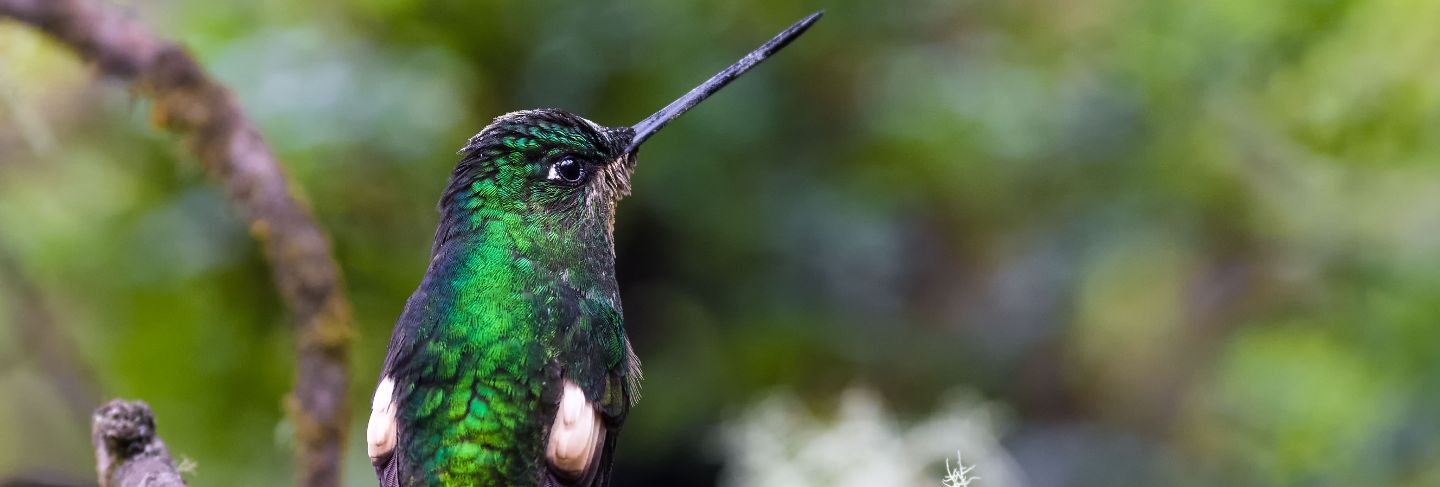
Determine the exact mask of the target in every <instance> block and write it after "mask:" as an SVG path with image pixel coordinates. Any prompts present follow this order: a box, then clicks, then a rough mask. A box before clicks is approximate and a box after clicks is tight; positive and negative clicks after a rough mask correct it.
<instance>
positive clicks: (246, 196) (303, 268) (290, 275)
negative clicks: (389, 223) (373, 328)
mask: <svg viewBox="0 0 1440 487" xmlns="http://www.w3.org/2000/svg"><path fill="white" fill-rule="evenodd" d="M0 17H10V18H14V19H16V20H19V21H21V22H24V23H27V24H30V25H32V26H34V27H36V28H38V29H40V30H42V31H45V32H47V33H49V34H50V35H51V36H53V37H54V38H55V39H56V40H58V41H60V42H61V43H64V44H65V45H68V46H70V47H71V48H72V49H74V50H75V51H76V52H78V53H79V54H80V56H81V57H83V58H85V59H87V60H89V61H92V62H94V63H95V64H96V65H97V66H98V67H99V69H100V71H101V72H103V73H104V74H106V75H108V76H112V77H115V78H119V79H123V80H126V81H129V82H130V83H131V84H132V85H133V86H134V88H135V89H136V91H137V92H139V93H142V94H144V95H148V96H149V97H151V98H152V99H153V100H154V109H153V112H152V117H153V119H154V120H155V122H156V124H158V125H160V126H162V127H164V128H167V129H169V130H171V131H173V132H176V133H178V134H181V135H184V136H185V137H186V139H187V142H188V145H189V148H190V150H191V152H193V153H194V154H195V156H196V157H197V158H198V159H200V161H201V162H202V163H204V165H205V167H206V169H208V172H209V173H210V174H211V175H212V176H213V177H214V178H216V179H218V180H219V181H220V182H221V183H222V184H223V185H224V186H225V189H226V194H227V195H228V196H229V198H230V201H231V203H232V204H234V206H236V207H237V208H238V209H239V210H240V211H241V213H243V215H244V216H245V218H247V219H248V220H249V223H250V231H251V233H252V234H254V236H255V237H256V238H257V239H259V240H260V242H261V244H262V246H263V247H264V249H265V256H266V258H267V260H268V262H269V264H270V271H271V277H272V278H273V279H274V280H275V285H276V287H277V288H278V290H279V292H280V296H281V298H282V299H284V301H285V303H286V305H287V306H288V307H289V308H290V311H291V314H292V315H293V318H294V320H295V322H296V323H297V324H298V329H297V334H298V339H297V347H298V355H299V357H298V360H297V361H296V362H297V369H298V370H297V371H296V378H295V389H294V392H293V393H292V394H291V397H290V399H289V400H288V401H287V404H289V405H290V407H289V409H290V413H291V416H292V418H293V420H294V422H295V426H296V428H295V429H296V437H297V440H298V449H299V451H298V462H297V465H296V470H297V472H298V473H299V482H300V485H305V486H312V487H334V486H338V485H340V464H341V452H342V451H343V446H344V444H345V436H346V435H345V433H346V429H347V427H348V426H349V417H350V411H349V407H348V402H347V399H348V397H349V358H350V341H351V335H352V333H353V332H352V326H351V315H350V304H349V301H348V300H347V299H346V298H345V293H344V290H343V286H342V285H341V279H340V271H339V269H338V268H337V266H336V265H335V260H334V258H333V257H331V254H330V242H329V239H327V238H326V236H325V234H324V233H322V232H321V231H320V228H319V226H317V225H316V223H315V221H314V219H313V218H312V217H311V216H310V213H309V211H308V210H307V209H306V208H305V207H304V206H303V205H301V204H300V203H299V202H298V201H296V198H294V197H293V195H292V190H291V188H290V185H289V184H288V183H287V181H286V179H285V176H284V174H283V173H282V172H281V171H280V165H279V164H278V163H277V162H276V161H275V157H274V155H273V154H271V152H270V149H269V147H268V146H266V144H265V141H264V140H262V139H261V137H260V133H259V132H258V131H257V130H256V128H255V126H254V124H252V123H251V121H250V119H249V118H248V117H247V116H246V115H245V114H244V112H243V111H242V110H241V109H240V106H239V104H238V103H237V102H236V101H235V96H234V95H233V94H231V93H230V91H229V90H228V89H226V88H225V87H223V86H221V85H220V84H219V83H218V82H216V81H215V80H213V79H211V78H210V77H209V76H208V75H207V74H206V73H205V72H204V70H202V69H201V68H200V66H199V65H198V64H197V63H196V62H195V60H194V59H192V58H191V57H190V56H189V55H188V54H187V53H186V52H185V50H184V49H181V48H180V47H179V46H176V45H175V44H173V43H171V42H169V41H166V40H164V39H162V38H160V37H158V36H156V35H155V34H154V33H153V32H151V31H150V30H149V29H147V28H145V27H144V26H143V25H141V24H140V23H139V22H136V21H135V20H134V19H132V18H130V17H129V16H128V15H127V14H126V13H125V12H124V11H122V10H120V9H118V8H115V7H114V6H111V5H108V4H106V3H104V2H101V1H99V0H0Z"/></svg>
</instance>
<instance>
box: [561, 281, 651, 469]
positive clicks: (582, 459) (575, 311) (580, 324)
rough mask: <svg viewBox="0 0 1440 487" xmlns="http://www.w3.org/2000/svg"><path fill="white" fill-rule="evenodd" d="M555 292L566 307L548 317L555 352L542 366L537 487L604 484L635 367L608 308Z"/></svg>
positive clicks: (566, 291) (614, 312) (616, 316)
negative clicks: (542, 463) (541, 461)
mask: <svg viewBox="0 0 1440 487" xmlns="http://www.w3.org/2000/svg"><path fill="white" fill-rule="evenodd" d="M558 287H560V288H562V289H558V290H557V291H558V294H559V295H560V297H561V299H559V300H558V302H560V303H566V304H565V305H562V306H559V307H558V308H560V309H555V311H556V312H558V313H556V314H555V315H553V317H554V318H556V319H557V324H561V326H557V327H556V329H555V331H556V334H555V340H556V343H555V345H556V348H555V349H556V350H558V351H559V352H558V354H557V357H556V360H554V361H552V362H551V363H550V364H549V365H548V366H547V369H546V374H545V375H546V384H545V390H544V391H543V393H542V400H543V401H544V402H545V404H546V405H547V408H546V411H547V419H548V421H549V422H548V427H547V428H546V443H545V444H546V448H545V460H546V467H547V472H546V475H545V481H544V482H543V483H542V485H545V486H547V487H551V486H553V487H562V486H564V487H571V486H586V487H590V486H604V485H608V483H609V479H610V468H611V463H612V461H613V455H614V450H615V444H616V440H617V439H618V438H619V435H620V427H621V426H622V425H623V424H624V422H625V416H626V414H627V413H628V412H629V410H630V405H631V404H632V402H633V399H634V398H635V397H636V396H637V394H638V390H637V389H638V385H639V383H638V379H639V377H638V375H639V364H638V362H637V361H636V360H635V355H634V353H633V352H632V351H631V348H630V345H629V340H628V339H627V338H626V336H625V330H624V326H623V323H622V321H621V317H620V312H619V311H618V309H616V306H614V305H613V304H612V303H610V302H609V301H608V300H606V299H604V298H603V297H595V296H583V295H581V294H580V293H579V292H578V291H576V290H574V289H572V288H569V287H568V286H564V285H560V286H558ZM554 302H557V301H552V303H554ZM552 309H554V308H552ZM567 324H568V325H567Z"/></svg>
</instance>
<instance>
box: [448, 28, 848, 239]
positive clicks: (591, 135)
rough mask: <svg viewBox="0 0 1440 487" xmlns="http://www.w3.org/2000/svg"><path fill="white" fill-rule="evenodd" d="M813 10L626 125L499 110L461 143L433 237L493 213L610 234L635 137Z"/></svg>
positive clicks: (695, 99)
mask: <svg viewBox="0 0 1440 487" xmlns="http://www.w3.org/2000/svg"><path fill="white" fill-rule="evenodd" d="M820 15H821V13H820V12H816V13H814V14H812V15H810V16H809V17H806V18H804V19H802V20H800V21H799V22H797V23H795V25H792V26H790V28H788V29H786V30H785V31H784V32H781V33H780V34H779V35H777V36H775V38H773V39H771V40H770V41H769V42H766V43H765V44H764V45H762V46H760V48H758V49H756V50H755V51H753V52H751V53H750V54H748V55H746V56H745V57H744V58H742V59H740V61H738V62H736V63H735V64H733V65H731V66H730V67H728V68H726V69H725V70H723V71H721V72H720V73H719V74H716V75H715V76H713V77H711V78H710V79H709V80H707V81H706V82H705V83H702V84H701V85H700V86H698V87H696V88H695V89H692V90H690V92H688V93H686V94H685V95H684V96H682V97H680V98H679V99H677V100H675V101H674V102H671V103H670V104H669V105H667V106H665V108H663V109H661V110H660V111H658V112H656V113H655V114H654V115H651V116H649V117H647V118H645V119H644V120H642V121H640V123H637V124H635V125H634V126H632V127H620V128H606V127H602V126H600V125H598V124H596V123H594V122H591V121H589V120H586V119H585V118H583V117H580V116H578V115H574V114H571V113H569V112H565V111H563V110H557V109H541V110H526V111H520V112H513V113H508V114H505V115H502V116H500V117H498V118H496V119H495V120H494V121H493V122H491V123H490V125H488V126H486V127H485V128H484V129H483V130H481V131H480V133H478V134H476V135H475V136H474V137H471V139H470V142H469V143H468V144H466V145H465V147H464V148H463V149H461V154H462V155H463V158H462V159H461V161H460V164H459V165H458V166H456V168H455V172H454V174H452V175H451V178H450V186H449V187H448V188H447V189H446V191H445V195H444V197H443V198H442V200H441V202H440V208H441V212H442V214H443V217H442V228H441V234H440V235H438V237H439V240H437V245H438V244H439V243H440V242H443V241H445V240H448V239H449V238H450V237H451V236H452V235H454V234H458V233H465V232H470V231H475V230H481V228H480V227H481V226H483V225H485V224H486V223H487V222H490V221H501V222H504V223H505V224H515V225H512V226H515V227H519V228H528V229H536V230H540V232H539V233H544V234H548V235H552V236H558V237H559V238H561V239H562V240H564V239H566V238H569V237H581V238H589V237H592V236H597V235H598V234H599V233H601V232H603V233H604V234H603V235H599V236H603V237H604V239H605V240H607V241H608V240H609V239H610V238H611V235H610V232H611V231H612V230H613V228H614V214H615V213H614V211H615V204H616V203H617V202H618V201H619V200H620V199H621V198H624V197H625V196H628V195H629V194H630V175H631V173H632V172H633V171H634V169H635V152H636V151H637V150H638V149H639V148H640V145H641V144H642V143H643V142H645V140H647V139H649V138H650V136H652V135H654V134H655V133H656V132H657V131H659V130H660V129H661V128H662V127H664V126H665V125H666V124H668V123H669V122H670V121H671V120H674V119H675V118H676V117H679V116H680V114H682V113H685V111H687V110H689V109H690V108H691V107H694V106H695V105H696V104H698V103H700V102H701V101H703V100H704V99H706V98H708V97H709V96H710V95H712V94H714V93H715V92H716V91H719V90H720V88H722V87H724V86H725V85H727V84H729V83H730V82H731V81H734V80H735V78H738V77H739V76H740V75H741V74H744V73H745V72H746V71H748V70H749V69H750V68H752V67H754V66H755V65H757V64H759V63H760V62H761V61H764V60H765V58H767V57H769V56H770V55H771V54H774V53H775V52H777V51H779V50H780V49H781V48H783V47H785V46H786V45H787V44H789V43H790V41H792V40H794V39H795V38H796V37H798V36H799V35H800V34H801V33H803V32H804V31H805V30H806V29H808V28H809V27H810V25H811V24H814V23H815V21H817V20H819V18H820ZM507 220H508V221H507ZM577 232H580V233H577ZM560 243H561V244H564V242H560Z"/></svg>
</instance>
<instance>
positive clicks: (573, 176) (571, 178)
mask: <svg viewBox="0 0 1440 487" xmlns="http://www.w3.org/2000/svg"><path fill="white" fill-rule="evenodd" d="M584 178H585V165H584V164H581V163H580V161H577V160H575V159H572V158H569V157H566V158H564V159H561V160H559V161H555V163H554V164H551V165H550V174H548V175H546V176H545V179H549V180H551V181H554V182H557V183H565V184H575V183H578V182H580V180H581V179H584Z"/></svg>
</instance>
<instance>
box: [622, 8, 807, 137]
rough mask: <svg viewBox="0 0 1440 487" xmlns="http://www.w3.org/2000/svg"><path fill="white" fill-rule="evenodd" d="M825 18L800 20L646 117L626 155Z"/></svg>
mask: <svg viewBox="0 0 1440 487" xmlns="http://www.w3.org/2000/svg"><path fill="white" fill-rule="evenodd" d="M824 14H825V11H824V10H821V11H818V12H815V13H813V14H810V15H809V16H808V17H805V18H803V19H800V21H799V22H796V23H795V25H792V26H790V28H789V29H785V31H784V32H781V33H780V34H779V35H776V36H775V37H774V38H773V39H770V41H769V42H766V43H765V44H764V45H762V46H760V48H758V49H756V50H754V51H751V52H750V54H746V55H745V57H743V58H740V60H739V61H736V62H735V64H731V65H730V67H728V68H725V70H724V71H721V72H719V73H717V74H716V75H715V76H711V77H710V79H708V80H705V82H704V83H701V84H700V86H696V87H695V89H692V90H690V92H689V93H686V94H685V96H682V97H680V99H678V100H675V101H672V102H670V104H669V105H665V108H661V109H660V111H658V112H655V114H654V115H651V116H649V117H645V120H641V121H640V123H637V124H635V126H633V127H631V129H632V130H634V131H635V137H634V138H633V139H630V146H629V147H626V148H625V154H627V155H628V154H633V153H635V149H639V148H640V144H642V143H644V142H645V139H649V138H650V136H652V135H655V132H659V131H660V128H661V127H664V126H665V124H668V123H670V121H671V120H674V119H675V118H676V117H679V116H680V114H682V113H685V111H687V110H689V109H690V108H691V107H694V106H695V105H698V104H699V103H700V102H702V101H705V99H706V98H709V97H710V95H713V94H715V92H717V91H720V88H724V87H725V85H728V84H730V82H731V81H735V78H739V77H740V75H742V74H745V72H746V71H749V70H750V68H753V67H755V65H757V64H760V61H764V60H765V58H768V57H770V56H771V55H772V54H775V53H776V52H779V51H780V49H783V48H784V47H785V46H786V45H788V44H790V41H793V40H795V38H797V37H800V34H804V33H805V30H806V29H809V28H810V26H811V25H813V24H814V23H815V21H817V20H820V16H821V15H824Z"/></svg>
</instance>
